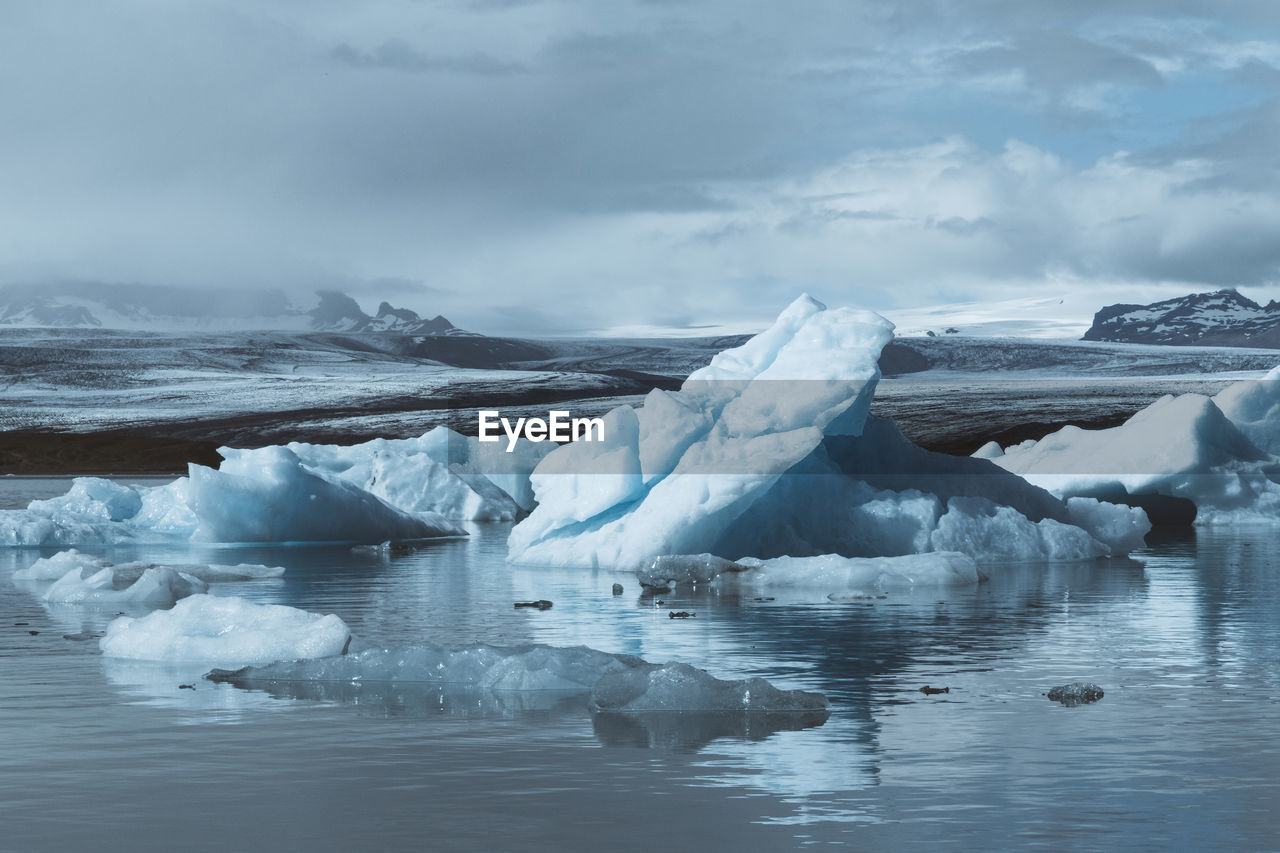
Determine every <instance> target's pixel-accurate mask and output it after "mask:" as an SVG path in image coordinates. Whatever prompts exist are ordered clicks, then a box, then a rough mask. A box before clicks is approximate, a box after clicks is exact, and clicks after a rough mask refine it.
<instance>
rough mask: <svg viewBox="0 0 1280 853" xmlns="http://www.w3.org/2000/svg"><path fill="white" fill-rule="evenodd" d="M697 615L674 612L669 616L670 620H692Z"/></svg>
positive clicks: (686, 612)
mask: <svg viewBox="0 0 1280 853" xmlns="http://www.w3.org/2000/svg"><path fill="white" fill-rule="evenodd" d="M697 615H698V614H697V613H690V612H689V611H688V610H672V611H671V612H670V613H668V614H667V618H668V619H692V618H693V617H694V616H697Z"/></svg>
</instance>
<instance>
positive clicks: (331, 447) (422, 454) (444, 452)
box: [218, 427, 555, 521]
mask: <svg viewBox="0 0 1280 853" xmlns="http://www.w3.org/2000/svg"><path fill="white" fill-rule="evenodd" d="M285 447H286V448H287V449H288V450H289V451H290V452H291V453H293V454H294V455H295V456H296V457H297V458H298V459H299V461H300V462H301V463H302V464H303V465H304V466H306V467H307V468H308V469H310V470H312V471H315V472H318V473H321V474H324V475H326V476H329V477H331V478H334V479H338V480H342V481H344V482H347V483H351V484H352V485H355V486H358V487H359V488H361V489H363V490H365V491H367V492H369V493H370V494H373V495H376V496H377V497H379V498H381V499H382V500H384V501H386V502H387V503H389V504H391V505H392V506H394V507H397V508H398V509H401V510H404V511H406V512H431V513H438V514H439V515H441V516H443V517H445V518H447V519H450V520H453V521H514V520H516V519H517V518H519V517H520V516H522V515H523V514H525V513H526V512H528V511H529V510H531V509H533V506H534V499H533V490H532V488H531V486H530V485H529V475H530V474H531V473H532V472H533V469H534V468H535V467H536V466H537V464H538V462H539V461H540V460H541V459H542V457H544V456H546V455H547V454H548V453H549V452H551V450H553V449H554V448H555V445H554V444H551V443H542V442H531V441H526V440H523V439H521V440H519V441H517V442H516V443H515V445H514V446H513V449H512V451H511V452H507V450H506V447H507V445H506V443H505V442H504V443H502V444H501V445H499V444H495V443H490V442H482V441H480V439H478V438H475V437H471V436H464V435H460V434H459V433H456V432H454V431H453V430H451V429H448V428H447V427H436V428H435V429H432V430H431V431H429V432H427V433H425V434H424V435H422V436H419V437H418V438H405V439H384V438H378V439H374V440H372V441H367V442H364V443H362V444H353V445H335V444H304V443H300V442H292V443H290V444H287V445H285ZM272 450H273V449H272V448H261V449H258V450H235V449H232V448H221V449H220V450H219V451H218V452H219V453H221V454H222V456H223V457H224V458H226V459H227V460H236V461H238V462H244V463H252V462H253V461H254V460H257V459H260V458H263V457H266V456H269V455H270V453H271V452H272Z"/></svg>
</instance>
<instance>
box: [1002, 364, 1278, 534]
mask: <svg viewBox="0 0 1280 853" xmlns="http://www.w3.org/2000/svg"><path fill="white" fill-rule="evenodd" d="M1275 374H1276V371H1272V373H1271V374H1268V377H1267V378H1266V379H1264V380H1262V381H1258V382H1251V381H1250V382H1240V383H1236V384H1234V385H1231V386H1229V387H1228V388H1226V389H1224V390H1223V391H1222V392H1220V393H1219V394H1218V395H1217V396H1216V397H1213V398H1210V397H1206V396H1203V395H1200V394H1183V395H1180V396H1176V397H1175V396H1172V395H1166V396H1164V397H1161V398H1160V399H1159V400H1157V401H1156V402H1154V403H1152V404H1151V405H1149V406H1147V407H1146V408H1145V409H1142V410H1141V411H1139V412H1138V413H1136V414H1135V415H1133V417H1131V418H1129V420H1127V421H1125V422H1124V423H1123V424H1121V425H1120V426H1116V427H1112V428H1110V429H1101V430H1086V429H1081V428H1079V427H1074V426H1067V427H1063V428H1062V429H1060V430H1058V431H1057V432H1055V433H1052V434H1051V435H1047V436H1045V437H1044V438H1042V439H1040V440H1039V441H1034V442H1031V441H1029V442H1023V443H1022V444H1018V445H1014V446H1012V447H1008V448H1005V449H1004V450H1003V451H1001V452H1000V453H999V454H998V455H995V454H992V455H991V456H990V458H991V461H992V462H994V463H995V464H997V465H999V466H1001V467H1002V468H1004V469H1006V470H1008V471H1010V472H1012V473H1015V474H1018V475H1019V476H1021V477H1023V478H1025V479H1026V480H1027V481H1029V482H1031V483H1034V484H1036V485H1039V486H1042V487H1043V488H1045V489H1047V490H1049V491H1051V492H1053V493H1054V494H1055V495H1058V496H1060V497H1063V498H1075V499H1076V500H1069V501H1068V504H1069V506H1075V507H1078V511H1077V514H1078V515H1080V517H1081V518H1082V519H1083V518H1085V517H1086V516H1088V515H1090V514H1092V513H1093V512H1096V508H1091V507H1089V506H1088V505H1085V504H1081V503H1078V500H1079V499H1082V498H1095V499H1102V500H1104V501H1113V502H1124V503H1132V504H1134V505H1137V506H1143V507H1145V508H1146V510H1147V512H1148V513H1149V514H1150V515H1151V516H1152V517H1153V520H1156V521H1166V522H1183V523H1186V522H1190V521H1191V520H1192V519H1194V520H1195V521H1196V523H1200V524H1213V523H1233V522H1252V521H1272V522H1274V521H1277V520H1280V483H1278V482H1277V479H1280V459H1278V458H1277V457H1275V456H1273V455H1272V452H1271V450H1272V449H1274V448H1280V397H1278V396H1277V393H1276V392H1277V384H1278V383H1277V380H1276V376H1275ZM1086 510H1087V511H1086ZM1093 521H1094V523H1095V524H1096V523H1098V520H1097V519H1094V520H1093Z"/></svg>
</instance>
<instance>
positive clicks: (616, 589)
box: [613, 583, 622, 595]
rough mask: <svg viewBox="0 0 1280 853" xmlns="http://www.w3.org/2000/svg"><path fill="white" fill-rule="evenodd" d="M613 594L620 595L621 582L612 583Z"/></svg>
mask: <svg viewBox="0 0 1280 853" xmlns="http://www.w3.org/2000/svg"><path fill="white" fill-rule="evenodd" d="M613 594H614V595H622V584H620V583H615V584H614V585H613Z"/></svg>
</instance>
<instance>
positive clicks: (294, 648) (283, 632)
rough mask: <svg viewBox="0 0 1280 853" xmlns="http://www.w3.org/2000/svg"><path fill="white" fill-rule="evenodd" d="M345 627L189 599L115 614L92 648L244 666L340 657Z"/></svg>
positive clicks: (246, 604) (249, 605) (260, 607)
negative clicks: (132, 613)
mask: <svg viewBox="0 0 1280 853" xmlns="http://www.w3.org/2000/svg"><path fill="white" fill-rule="evenodd" d="M350 642H351V631H350V629H348V628H347V626H346V623H344V622H343V621H342V620H341V619H339V618H338V617H337V616H335V615H333V614H329V615H327V616H322V615H320V614H318V613H309V612H307V611H305V610H299V609H297V608H296V607H285V606H283V605H279V604H255V603H253V602H251V601H247V600H246V599H243V598H236V597H230V596H228V597H219V596H213V595H192V596H190V597H187V598H184V599H182V600H181V601H179V602H178V603H177V604H175V605H174V606H173V609H172V610H158V611H156V612H154V613H151V614H148V615H147V616H143V617H141V618H137V619H135V618H131V617H129V616H121V617H120V618H118V619H115V620H114V621H112V622H111V624H110V625H108V626H107V633H106V636H104V637H103V638H102V639H101V640H100V641H99V642H98V645H99V647H100V648H101V649H102V653H103V654H104V655H107V656H108V657H116V658H129V659H132V660H148V661H166V662H204V663H209V664H214V665H219V666H245V665H249V664H263V663H270V662H271V661H277V660H295V659H298V660H300V659H306V658H322V657H330V656H333V655H341V654H342V653H343V652H345V651H346V649H347V646H348V644H349V643H350Z"/></svg>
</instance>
